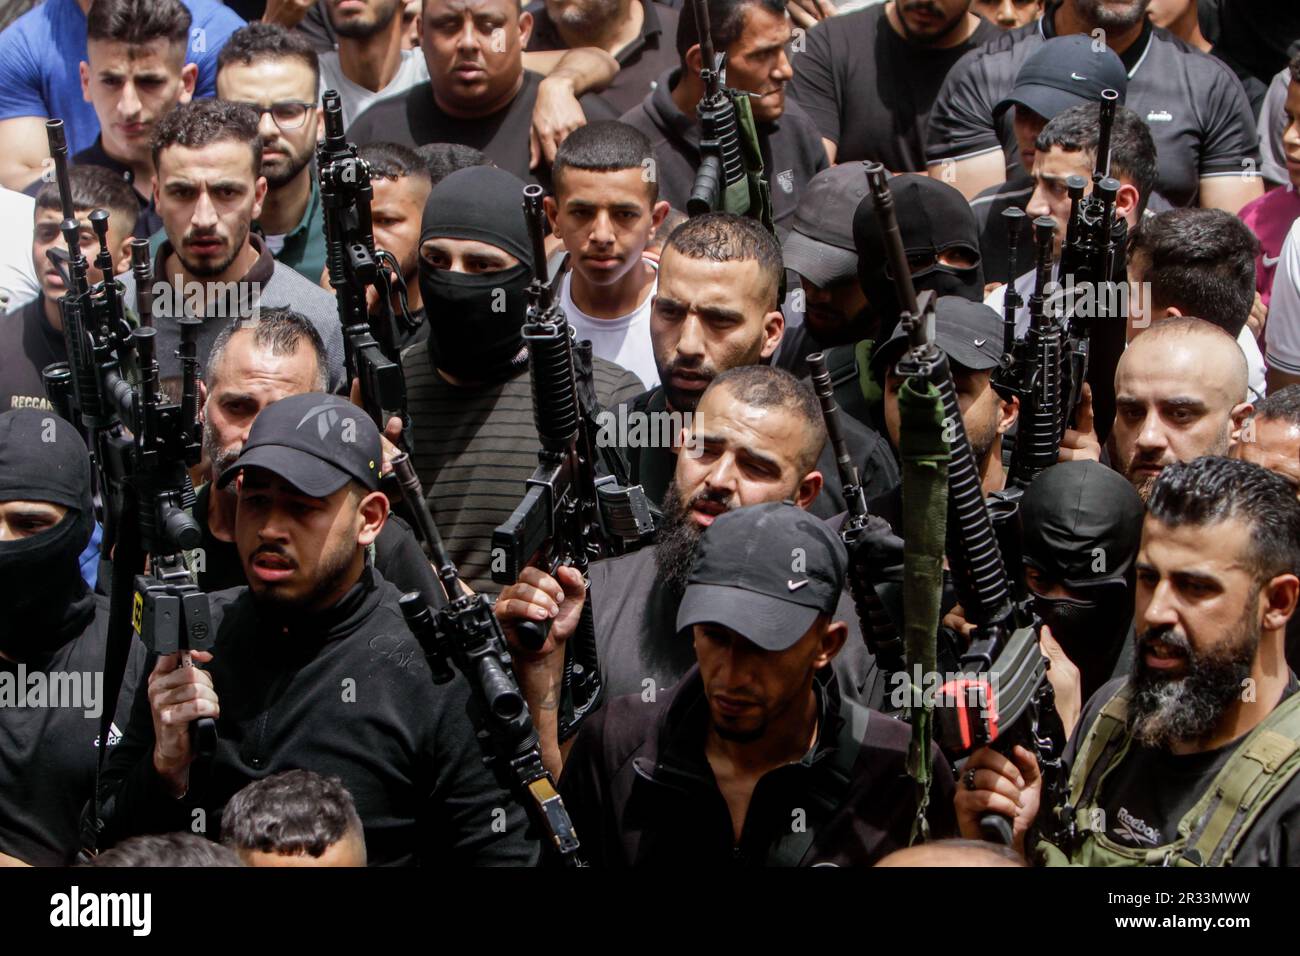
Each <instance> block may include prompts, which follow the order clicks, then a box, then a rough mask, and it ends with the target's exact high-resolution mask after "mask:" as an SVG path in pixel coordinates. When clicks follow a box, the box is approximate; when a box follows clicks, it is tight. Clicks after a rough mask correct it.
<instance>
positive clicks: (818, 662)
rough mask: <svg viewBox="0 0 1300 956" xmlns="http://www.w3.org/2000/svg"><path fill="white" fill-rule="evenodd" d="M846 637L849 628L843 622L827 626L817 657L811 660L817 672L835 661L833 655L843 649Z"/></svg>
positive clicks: (833, 622)
mask: <svg viewBox="0 0 1300 956" xmlns="http://www.w3.org/2000/svg"><path fill="white" fill-rule="evenodd" d="M848 636H849V626H848V625H847V624H845V623H844V622H843V621H832V622H831V623H830V624H829V625H828V626H827V628H826V630H825V632H824V633H823V634H822V637H821V646H820V647H819V648H818V650H817V656H816V657H814V658H813V665H814V666H815V667H816V669H817V670H821V669H822V668H823V667H825V666H826V665H827V664H829V663H830V662H831V661H832V660H834V659H835V655H836V654H838V653H839V652H840V651H841V650H843V649H844V642H845V640H847V639H848Z"/></svg>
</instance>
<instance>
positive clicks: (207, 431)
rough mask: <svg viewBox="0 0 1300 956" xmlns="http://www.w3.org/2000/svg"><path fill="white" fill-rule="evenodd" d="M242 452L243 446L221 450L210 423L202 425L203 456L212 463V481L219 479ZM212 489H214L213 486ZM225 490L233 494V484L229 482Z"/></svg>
mask: <svg viewBox="0 0 1300 956" xmlns="http://www.w3.org/2000/svg"><path fill="white" fill-rule="evenodd" d="M243 450H244V446H242V445H235V446H233V447H231V448H222V447H221V442H220V440H219V439H218V438H217V430H216V429H215V428H213V427H212V424H211V423H210V422H204V423H203V454H204V455H205V456H206V457H207V459H208V461H210V462H211V463H212V479H213V481H215V480H216V479H218V478H220V477H221V474H222V472H224V471H225V470H226V469H227V468H229V467H230V466H231V465H233V464H234V463H235V460H236V459H237V458H239V455H240V452H242V451H243ZM213 487H215V485H214V486H213ZM226 489H227V491H229V492H230V493H231V494H234V493H235V483H234V482H231V483H230V484H228V485H226Z"/></svg>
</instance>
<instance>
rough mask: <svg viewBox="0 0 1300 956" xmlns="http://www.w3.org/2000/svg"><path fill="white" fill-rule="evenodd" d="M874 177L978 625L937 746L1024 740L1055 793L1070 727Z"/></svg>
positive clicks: (946, 699)
mask: <svg viewBox="0 0 1300 956" xmlns="http://www.w3.org/2000/svg"><path fill="white" fill-rule="evenodd" d="M868 175H869V178H870V182H871V190H872V195H873V197H874V199H875V203H876V209H877V212H878V215H879V216H880V223H881V231H882V233H883V236H884V242H885V249H886V255H887V259H888V262H889V268H890V273H891V274H892V276H893V279H894V283H895V287H896V290H897V293H898V298H899V301H900V302H901V303H902V304H903V311H902V315H901V318H900V323H901V325H902V327H903V329H904V330H905V331H906V333H907V337H908V343H907V350H906V351H905V352H904V355H903V358H902V359H900V360H899V362H898V365H897V367H896V369H897V372H898V374H900V375H902V376H904V377H906V378H910V379H913V380H915V381H917V383H918V385H920V386H921V387H923V388H924V387H925V386H927V385H928V386H931V387H933V388H934V389H935V390H936V391H937V392H938V394H939V398H940V401H941V403H942V405H943V410H944V418H945V421H944V425H945V428H946V429H947V432H948V436H947V437H948V439H949V442H948V443H949V446H950V448H951V452H950V455H951V457H950V460H949V464H948V520H947V547H946V550H947V556H948V563H949V566H950V568H951V571H952V578H953V585H954V587H955V589H956V591H957V595H958V597H959V599H960V601H961V605H962V608H963V609H964V611H965V613H966V619H967V620H968V621H970V622H971V623H972V624H974V625H975V633H974V636H973V638H972V640H971V642H970V645H969V646H968V648H967V650H966V652H965V654H963V656H962V659H961V665H962V669H963V671H964V672H967V673H968V674H969V676H967V677H963V678H960V679H957V680H955V681H950V682H948V683H946V684H945V685H944V687H943V688H942V691H941V701H942V706H940V707H939V709H938V710H939V727H940V734H939V736H940V743H941V746H942V747H943V748H944V749H945V751H947V752H948V754H949V755H950V757H952V758H954V759H956V758H964V757H966V756H969V754H970V753H971V752H972V751H974V750H975V749H976V748H978V747H982V746H986V745H993V746H996V747H998V748H999V749H1001V750H1006V751H1009V750H1010V748H1011V747H1013V746H1014V745H1015V744H1018V743H1019V744H1024V745H1026V746H1028V747H1029V748H1030V749H1031V750H1032V751H1033V752H1035V753H1036V754H1037V756H1038V759H1039V763H1040V764H1041V765H1042V766H1043V771H1044V776H1045V780H1046V781H1047V787H1048V789H1049V791H1051V792H1049V796H1054V795H1055V791H1054V790H1053V789H1052V788H1055V787H1056V786H1058V783H1057V780H1058V778H1059V776H1060V774H1059V772H1058V771H1059V768H1060V756H1061V750H1062V749H1063V748H1064V745H1065V732H1064V728H1063V727H1062V726H1061V722H1060V718H1059V716H1058V715H1057V713H1056V708H1055V703H1054V695H1053V692H1052V686H1051V684H1050V683H1049V682H1048V680H1047V665H1046V661H1045V658H1044V657H1043V655H1042V653H1041V652H1040V651H1039V647H1038V636H1039V632H1040V629H1041V622H1040V621H1038V619H1037V618H1036V617H1035V616H1034V614H1033V612H1032V609H1031V606H1030V605H1029V603H1028V602H1027V601H1017V600H1015V599H1014V595H1013V588H1012V583H1011V580H1010V579H1009V577H1008V574H1007V568H1006V565H1005V564H1004V563H1003V559H1002V552H1001V548H1000V546H999V542H998V537H997V534H996V533H995V529H994V524H993V520H992V518H991V516H990V513H989V509H988V507H987V506H986V504H985V501H984V494H983V490H982V488H981V485H980V476H979V469H978V467H977V465H976V461H975V456H974V453H973V452H972V451H971V446H970V440H969V438H968V437H967V435H966V429H965V425H964V423H963V421H962V416H961V407H960V405H959V404H958V401H957V393H956V389H955V388H954V386H953V381H952V370H951V368H950V366H949V362H948V356H947V355H945V354H944V352H943V351H942V350H941V349H940V348H939V347H938V346H937V345H936V344H935V341H934V308H935V296H934V293H933V292H931V291H928V290H927V291H926V292H923V293H922V294H921V296H920V297H919V298H918V296H917V294H916V290H915V288H914V287H913V285H912V278H911V272H910V270H909V268H908V264H907V254H906V252H905V250H904V247H903V242H902V237H901V235H900V233H899V231H898V222H897V217H896V216H895V213H894V200H893V196H892V194H891V193H890V191H889V187H888V185H887V183H886V180H885V174H884V171H883V169H880V168H875V169H871V170H870V171H869V173H868ZM1050 805H1054V804H1050ZM981 829H982V830H983V831H984V833H985V837H986V839H992V840H1000V841H1001V842H1004V843H1010V841H1011V826H1010V823H1009V822H1008V821H1007V820H1006V819H1005V818H1003V817H1000V816H998V815H997V814H989V815H987V816H986V817H985V818H984V819H983V820H981Z"/></svg>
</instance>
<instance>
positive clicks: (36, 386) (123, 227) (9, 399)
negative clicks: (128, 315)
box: [0, 166, 140, 411]
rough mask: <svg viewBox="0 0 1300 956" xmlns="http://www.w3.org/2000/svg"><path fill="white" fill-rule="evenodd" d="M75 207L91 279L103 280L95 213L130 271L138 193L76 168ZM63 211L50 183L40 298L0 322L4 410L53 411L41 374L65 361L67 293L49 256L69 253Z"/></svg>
mask: <svg viewBox="0 0 1300 956" xmlns="http://www.w3.org/2000/svg"><path fill="white" fill-rule="evenodd" d="M68 176H69V182H70V184H71V186H72V205H73V208H74V210H75V212H76V214H77V220H78V222H80V223H81V254H82V255H83V256H85V257H86V260H87V263H88V268H87V270H86V275H87V279H88V280H89V281H90V283H91V284H92V285H93V284H94V283H96V282H99V281H101V280H102V279H103V278H104V276H103V273H101V272H100V270H98V269H96V268H95V266H94V261H95V255H96V253H98V251H99V241H98V239H96V238H95V234H94V232H93V231H92V230H91V228H90V221H89V216H90V213H91V212H93V211H94V210H96V209H104V210H107V212H108V246H109V251H110V252H111V253H112V254H113V263H114V267H115V270H116V271H121V270H123V269H128V268H130V265H131V238H132V235H131V232H132V230H133V229H134V228H135V224H136V217H137V216H138V215H139V211H140V207H139V206H138V205H137V203H136V201H135V193H134V191H133V190H132V189H131V187H130V186H129V185H128V184H127V183H126V182H124V181H123V180H122V179H120V178H119V177H117V176H116V175H114V174H113V173H111V172H109V171H108V170H106V169H100V168H99V167H96V166H74V167H73V168H72V169H70V170H69V171H68ZM62 220H63V207H62V206H61V204H60V201H59V190H58V186H57V185H56V184H55V183H46V184H45V185H44V186H43V187H42V189H41V191H40V192H39V193H38V194H37V197H36V208H35V231H34V234H33V236H32V264H33V265H34V266H35V269H36V275H37V278H38V280H39V281H40V283H41V294H40V295H38V296H37V297H36V298H35V299H32V300H31V301H30V302H28V303H27V304H26V305H23V306H21V307H20V308H18V309H16V310H14V311H13V312H12V313H11V314H9V315H6V316H5V317H4V321H3V322H0V411H5V410H7V409H10V408H50V407H51V405H50V402H49V399H48V398H47V397H46V394H45V382H44V380H43V379H42V378H41V370H42V369H43V368H45V366H47V365H50V364H51V363H53V362H66V361H67V360H68V353H67V349H66V346H65V344H64V340H63V317H62V315H61V314H60V312H59V300H60V299H62V298H63V296H64V294H65V293H66V292H67V291H68V290H67V287H66V286H65V285H64V284H63V279H62V278H61V277H60V276H59V273H58V270H57V269H56V268H55V267H54V265H53V264H52V263H51V262H50V260H49V257H48V256H47V255H46V254H45V253H46V252H47V251H48V250H50V249H58V250H60V251H63V252H66V251H67V248H68V247H67V243H65V242H64V241H63V235H62V233H60V232H59V224H60V223H61V222H62Z"/></svg>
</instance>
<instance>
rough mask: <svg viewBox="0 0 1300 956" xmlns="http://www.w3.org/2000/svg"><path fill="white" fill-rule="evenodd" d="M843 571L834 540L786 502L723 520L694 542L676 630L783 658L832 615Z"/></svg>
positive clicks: (844, 561) (839, 545)
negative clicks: (702, 630)
mask: <svg viewBox="0 0 1300 956" xmlns="http://www.w3.org/2000/svg"><path fill="white" fill-rule="evenodd" d="M848 563H849V559H848V552H847V551H845V549H844V543H843V542H842V541H840V539H839V536H838V535H836V534H835V533H834V532H833V531H831V529H830V528H829V527H828V526H827V525H826V524H825V523H824V522H823V521H821V520H820V519H818V518H817V517H815V516H814V515H811V514H809V513H808V512H806V511H804V510H803V509H801V508H797V507H795V506H794V505H793V504H791V503H789V502H773V503H768V504H761V505H751V506H750V507H747V508H737V509H735V510H734V511H728V512H725V513H724V514H721V515H719V516H718V517H717V519H716V520H715V521H714V522H713V524H712V525H710V526H709V528H708V529H707V530H706V531H705V532H704V536H703V537H702V538H701V539H700V550H699V553H698V554H697V555H696V558H695V567H694V568H692V570H691V575H690V577H689V578H688V579H687V582H686V593H685V594H684V595H683V596H682V603H681V606H680V607H679V608H678V609H677V630H678V631H682V630H684V629H685V628H688V627H691V626H692V625H695V624H719V625H721V626H723V627H726V628H730V629H731V630H733V631H735V632H736V633H737V634H740V635H742V636H744V637H745V638H747V639H748V640H750V641H752V642H753V643H755V644H757V645H758V646H759V647H761V648H763V650H766V651H784V650H786V649H788V648H790V647H793V646H794V645H795V644H796V643H797V642H798V641H799V639H800V638H801V637H803V636H804V634H806V633H807V632H808V629H809V628H810V627H812V625H813V622H814V621H815V620H816V619H817V616H818V615H819V614H833V613H834V611H835V608H836V606H837V605H838V604H839V600H840V592H841V591H842V590H843V588H844V575H845V573H846V570H847V568H848Z"/></svg>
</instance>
